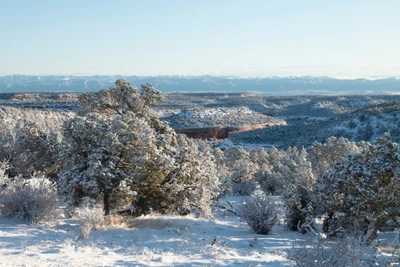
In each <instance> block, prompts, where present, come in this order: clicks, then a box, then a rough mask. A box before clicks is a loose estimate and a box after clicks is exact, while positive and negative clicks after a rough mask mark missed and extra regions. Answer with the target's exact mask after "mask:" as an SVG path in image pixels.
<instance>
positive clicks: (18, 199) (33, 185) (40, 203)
mask: <svg viewBox="0 0 400 267" xmlns="http://www.w3.org/2000/svg"><path fill="white" fill-rule="evenodd" d="M57 205H58V195H57V188H56V185H55V184H53V183H52V182H51V181H50V180H48V179H46V178H31V179H27V180H26V179H24V178H19V177H18V178H15V179H14V180H13V181H10V182H9V183H8V184H7V187H6V188H5V189H4V190H3V191H2V192H1V193H0V214H1V215H3V216H10V217H13V218H15V219H17V220H23V221H27V222H31V223H40V222H49V221H53V220H55V219H57V217H58V216H59V211H58V207H57Z"/></svg>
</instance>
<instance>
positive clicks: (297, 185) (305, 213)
mask: <svg viewBox="0 0 400 267" xmlns="http://www.w3.org/2000/svg"><path fill="white" fill-rule="evenodd" d="M287 154H288V158H289V159H290V161H291V163H290V165H289V166H291V167H290V169H291V173H289V174H286V175H287V176H286V179H285V185H284V190H283V194H282V196H283V201H284V203H285V204H286V206H287V207H288V211H287V214H286V220H287V225H288V227H289V229H291V230H297V227H298V224H299V223H306V222H309V221H310V220H311V218H312V216H313V214H314V208H313V205H312V203H313V197H314V186H315V182H316V181H315V178H314V175H313V173H312V171H311V163H310V162H309V161H308V159H307V152H306V150H305V149H304V148H303V149H301V150H300V151H299V150H297V149H296V148H288V150H287Z"/></svg>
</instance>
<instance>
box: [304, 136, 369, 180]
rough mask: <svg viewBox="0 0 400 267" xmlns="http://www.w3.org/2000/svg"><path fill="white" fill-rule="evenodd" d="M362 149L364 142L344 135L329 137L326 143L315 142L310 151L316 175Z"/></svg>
mask: <svg viewBox="0 0 400 267" xmlns="http://www.w3.org/2000/svg"><path fill="white" fill-rule="evenodd" d="M361 150H362V144H357V143H355V142H351V141H349V140H348V139H346V138H343V137H340V138H336V137H333V136H332V137H329V138H328V139H327V140H326V143H325V144H322V143H318V142H314V143H313V145H312V147H311V149H310V152H309V159H310V161H311V163H312V169H313V173H314V175H315V176H319V175H321V174H323V173H325V172H326V171H329V170H330V169H332V168H333V166H334V164H335V163H336V162H338V161H339V160H340V159H341V158H342V157H343V156H344V155H346V154H351V153H360V151H361Z"/></svg>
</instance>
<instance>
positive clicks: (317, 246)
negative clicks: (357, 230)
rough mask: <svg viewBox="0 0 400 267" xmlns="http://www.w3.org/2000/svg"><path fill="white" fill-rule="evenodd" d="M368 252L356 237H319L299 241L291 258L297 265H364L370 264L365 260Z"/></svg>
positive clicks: (306, 266)
mask: <svg viewBox="0 0 400 267" xmlns="http://www.w3.org/2000/svg"><path fill="white" fill-rule="evenodd" d="M368 252H369V251H368V250H367V249H366V248H365V247H362V246H361V245H360V242H359V240H357V239H354V238H343V239H333V240H328V239H318V240H315V241H311V240H306V241H302V242H299V243H298V244H297V245H296V246H295V247H294V248H293V251H292V252H291V255H290V258H291V259H292V260H293V261H294V262H295V266H297V267H342V266H352V267H357V266H359V267H363V266H370V265H369V264H368V261H364V260H363V259H364V258H365V256H367V255H368Z"/></svg>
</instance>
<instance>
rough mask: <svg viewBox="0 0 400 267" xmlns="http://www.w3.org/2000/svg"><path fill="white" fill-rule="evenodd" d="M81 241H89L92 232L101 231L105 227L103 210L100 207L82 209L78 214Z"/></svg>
mask: <svg viewBox="0 0 400 267" xmlns="http://www.w3.org/2000/svg"><path fill="white" fill-rule="evenodd" d="M78 217H79V239H87V238H88V237H89V234H90V232H91V231H92V230H99V229H101V228H102V227H103V226H104V216H103V209H102V208H99V207H94V208H90V207H88V206H86V207H84V208H82V209H81V210H80V211H79V212H78Z"/></svg>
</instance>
